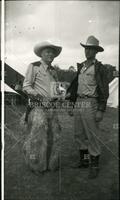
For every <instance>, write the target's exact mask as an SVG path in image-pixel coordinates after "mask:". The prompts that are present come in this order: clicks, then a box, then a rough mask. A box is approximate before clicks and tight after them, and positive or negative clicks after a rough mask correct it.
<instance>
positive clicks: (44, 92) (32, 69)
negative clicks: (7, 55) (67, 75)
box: [23, 60, 56, 98]
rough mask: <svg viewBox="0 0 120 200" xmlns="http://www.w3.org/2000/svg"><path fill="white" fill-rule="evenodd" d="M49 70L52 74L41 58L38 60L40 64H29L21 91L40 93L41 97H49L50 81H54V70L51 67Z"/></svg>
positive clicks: (50, 95) (33, 93)
mask: <svg viewBox="0 0 120 200" xmlns="http://www.w3.org/2000/svg"><path fill="white" fill-rule="evenodd" d="M51 71H53V72H52V75H51V73H50V69H49V67H48V65H47V64H46V63H45V62H44V61H43V60H41V61H40V66H34V65H33V64H30V65H29V67H28V70H27V72H26V76H25V79H24V83H23V91H24V92H27V93H28V94H32V95H36V94H40V95H41V96H43V97H48V98H51V97H52V94H51V87H52V83H53V82H55V81H56V80H55V76H56V74H55V73H54V72H55V70H53V69H52V70H51ZM53 74H54V75H55V76H53Z"/></svg>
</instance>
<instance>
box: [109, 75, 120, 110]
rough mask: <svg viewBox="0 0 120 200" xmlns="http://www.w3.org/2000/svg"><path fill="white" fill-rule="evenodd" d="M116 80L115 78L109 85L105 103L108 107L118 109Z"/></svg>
mask: <svg viewBox="0 0 120 200" xmlns="http://www.w3.org/2000/svg"><path fill="white" fill-rule="evenodd" d="M118 91H119V90H118V78H115V79H114V80H113V81H112V82H111V83H110V84H109V98H108V101H107V105H108V106H110V107H115V108H117V107H118Z"/></svg>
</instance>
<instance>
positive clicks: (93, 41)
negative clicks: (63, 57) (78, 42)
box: [86, 36, 99, 46]
mask: <svg viewBox="0 0 120 200" xmlns="http://www.w3.org/2000/svg"><path fill="white" fill-rule="evenodd" d="M86 45H91V46H99V40H98V39H97V38H95V37H94V36H89V37H88V39H87V42H86Z"/></svg>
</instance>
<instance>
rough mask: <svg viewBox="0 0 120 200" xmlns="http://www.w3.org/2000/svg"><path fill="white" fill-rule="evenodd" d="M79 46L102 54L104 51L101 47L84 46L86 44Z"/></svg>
mask: <svg viewBox="0 0 120 200" xmlns="http://www.w3.org/2000/svg"><path fill="white" fill-rule="evenodd" d="M80 45H81V46H82V47H84V48H91V49H96V50H97V51H98V52H103V51H104V49H103V48H102V47H101V46H95V45H86V44H82V43H80Z"/></svg>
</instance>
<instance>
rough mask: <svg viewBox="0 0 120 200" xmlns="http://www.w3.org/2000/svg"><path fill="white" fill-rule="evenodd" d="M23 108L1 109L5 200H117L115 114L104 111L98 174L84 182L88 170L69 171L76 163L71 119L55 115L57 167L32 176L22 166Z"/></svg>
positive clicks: (7, 107)
mask: <svg viewBox="0 0 120 200" xmlns="http://www.w3.org/2000/svg"><path fill="white" fill-rule="evenodd" d="M24 110H25V109H24V107H22V106H19V107H17V108H16V107H11V106H6V108H5V122H6V123H5V191H4V193H5V200H118V199H119V196H118V192H119V191H118V184H119V181H118V177H119V176H118V173H119V172H118V159H119V158H118V111H117V109H114V108H107V111H106V114H105V115H104V120H103V122H102V123H101V126H100V128H101V136H100V139H101V141H102V144H101V147H102V156H101V159H100V174H99V176H98V178H96V179H94V180H89V179H88V169H72V168H71V167H70V165H71V163H73V162H75V161H77V160H78V156H79V155H78V152H77V149H76V147H75V144H74V137H73V136H74V116H73V117H70V116H69V115H68V114H67V113H65V112H64V113H61V114H60V116H59V119H60V122H61V126H62V141H61V162H60V165H61V168H60V169H59V170H58V171H55V172H48V173H46V174H40V175H39V176H36V175H35V174H33V173H32V172H31V171H29V169H28V168H27V166H26V165H25V162H24V158H23V153H22V148H21V147H22V140H21V133H20V128H19V119H20V117H21V115H22V113H23V112H24Z"/></svg>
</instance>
